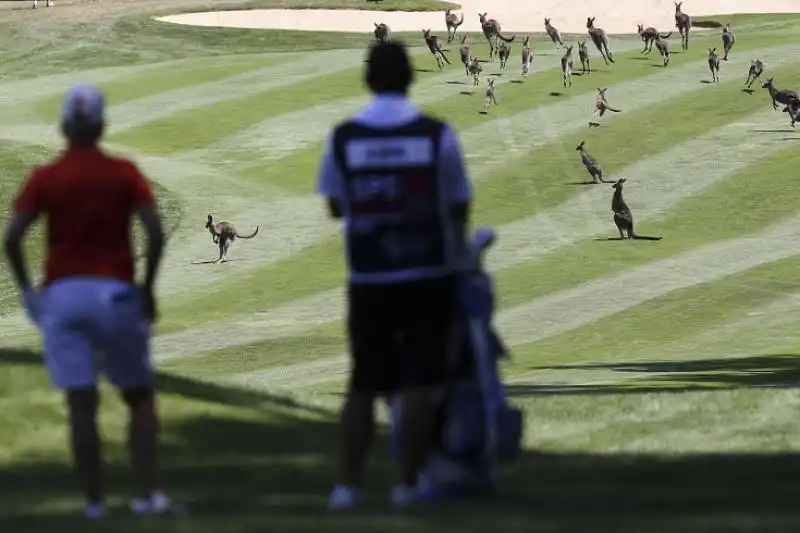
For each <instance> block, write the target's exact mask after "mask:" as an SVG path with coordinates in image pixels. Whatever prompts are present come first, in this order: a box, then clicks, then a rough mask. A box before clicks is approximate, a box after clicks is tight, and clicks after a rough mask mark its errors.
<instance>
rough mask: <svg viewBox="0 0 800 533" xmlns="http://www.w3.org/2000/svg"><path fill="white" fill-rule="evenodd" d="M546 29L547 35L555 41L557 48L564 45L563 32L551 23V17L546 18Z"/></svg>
mask: <svg viewBox="0 0 800 533" xmlns="http://www.w3.org/2000/svg"><path fill="white" fill-rule="evenodd" d="M544 31H546V32H547V35H549V36H550V40H552V41H553V44H554V45H556V48H558V47H559V46H564V41H562V40H561V32H559V31H558V30H557V29H556V28H555V27H554V26H553V25H552V24H550V19H549V18H545V19H544Z"/></svg>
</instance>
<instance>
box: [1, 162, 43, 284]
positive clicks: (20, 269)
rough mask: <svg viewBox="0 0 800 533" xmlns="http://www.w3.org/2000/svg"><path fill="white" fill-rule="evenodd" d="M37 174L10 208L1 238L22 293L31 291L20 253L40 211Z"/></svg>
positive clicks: (36, 173) (24, 261) (24, 263)
mask: <svg viewBox="0 0 800 533" xmlns="http://www.w3.org/2000/svg"><path fill="white" fill-rule="evenodd" d="M40 181H41V179H40V178H39V172H34V173H33V175H31V177H30V178H29V179H28V180H27V181H26V182H25V185H23V187H22V191H21V192H20V194H19V196H18V197H17V199H16V200H15V201H14V205H13V208H12V215H11V221H10V222H9V223H8V226H6V230H5V235H4V236H3V247H4V250H5V254H6V258H7V259H8V263H9V266H10V267H11V272H12V274H13V275H14V279H15V281H16V282H17V285H18V286H19V287H20V289H22V291H23V292H25V291H28V290H30V289H31V281H30V276H29V274H28V263H27V261H26V260H25V255H24V254H23V252H22V242H23V240H24V238H25V234H26V233H27V232H28V229H30V227H31V226H32V225H33V223H34V222H35V221H36V219H37V218H38V217H39V214H40V212H41V211H42V208H43V206H42V200H41V196H42V195H41V192H40Z"/></svg>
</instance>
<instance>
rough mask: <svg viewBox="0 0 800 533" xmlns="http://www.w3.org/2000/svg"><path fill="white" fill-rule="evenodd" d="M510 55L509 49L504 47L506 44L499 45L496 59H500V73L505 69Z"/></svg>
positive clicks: (506, 46)
mask: <svg viewBox="0 0 800 533" xmlns="http://www.w3.org/2000/svg"><path fill="white" fill-rule="evenodd" d="M510 55H511V48H509V47H508V45H506V43H500V46H499V47H498V49H497V57H499V58H500V71H501V72H502V71H504V70H505V69H506V61H508V56H510Z"/></svg>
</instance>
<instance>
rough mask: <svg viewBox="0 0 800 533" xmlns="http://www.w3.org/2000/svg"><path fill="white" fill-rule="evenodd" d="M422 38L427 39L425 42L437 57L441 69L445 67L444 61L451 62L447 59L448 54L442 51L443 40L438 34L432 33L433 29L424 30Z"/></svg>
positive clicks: (437, 63)
mask: <svg viewBox="0 0 800 533" xmlns="http://www.w3.org/2000/svg"><path fill="white" fill-rule="evenodd" d="M422 38H423V39H425V44H427V45H428V49H429V50H430V51H431V53H432V54H433V57H435V58H436V66H438V67H439V70H442V68H444V63H447V64H448V65H449V64H450V60H449V59H447V56H445V55H444V52H443V51H442V40H441V39H440V38H439V37H437V36H436V35H431V30H430V29H428V30H422Z"/></svg>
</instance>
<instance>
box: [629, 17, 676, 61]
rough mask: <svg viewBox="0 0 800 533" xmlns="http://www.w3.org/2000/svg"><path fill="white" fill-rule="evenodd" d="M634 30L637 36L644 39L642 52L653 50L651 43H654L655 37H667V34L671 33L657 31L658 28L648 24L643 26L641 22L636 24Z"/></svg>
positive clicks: (670, 33)
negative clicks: (646, 26)
mask: <svg viewBox="0 0 800 533" xmlns="http://www.w3.org/2000/svg"><path fill="white" fill-rule="evenodd" d="M637 26H638V27H637V29H636V32H637V33H638V34H639V37H641V38H642V41H644V50H642V53H643V54H644V53H648V54H649V53H650V52H652V51H653V43H655V41H656V39H659V38H660V39H669V36H670V35H672V32H669V33H658V30H657V29H655V28H654V27H652V26H650V27H648V28H645V27H644V26H642V25H641V24H637Z"/></svg>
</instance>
